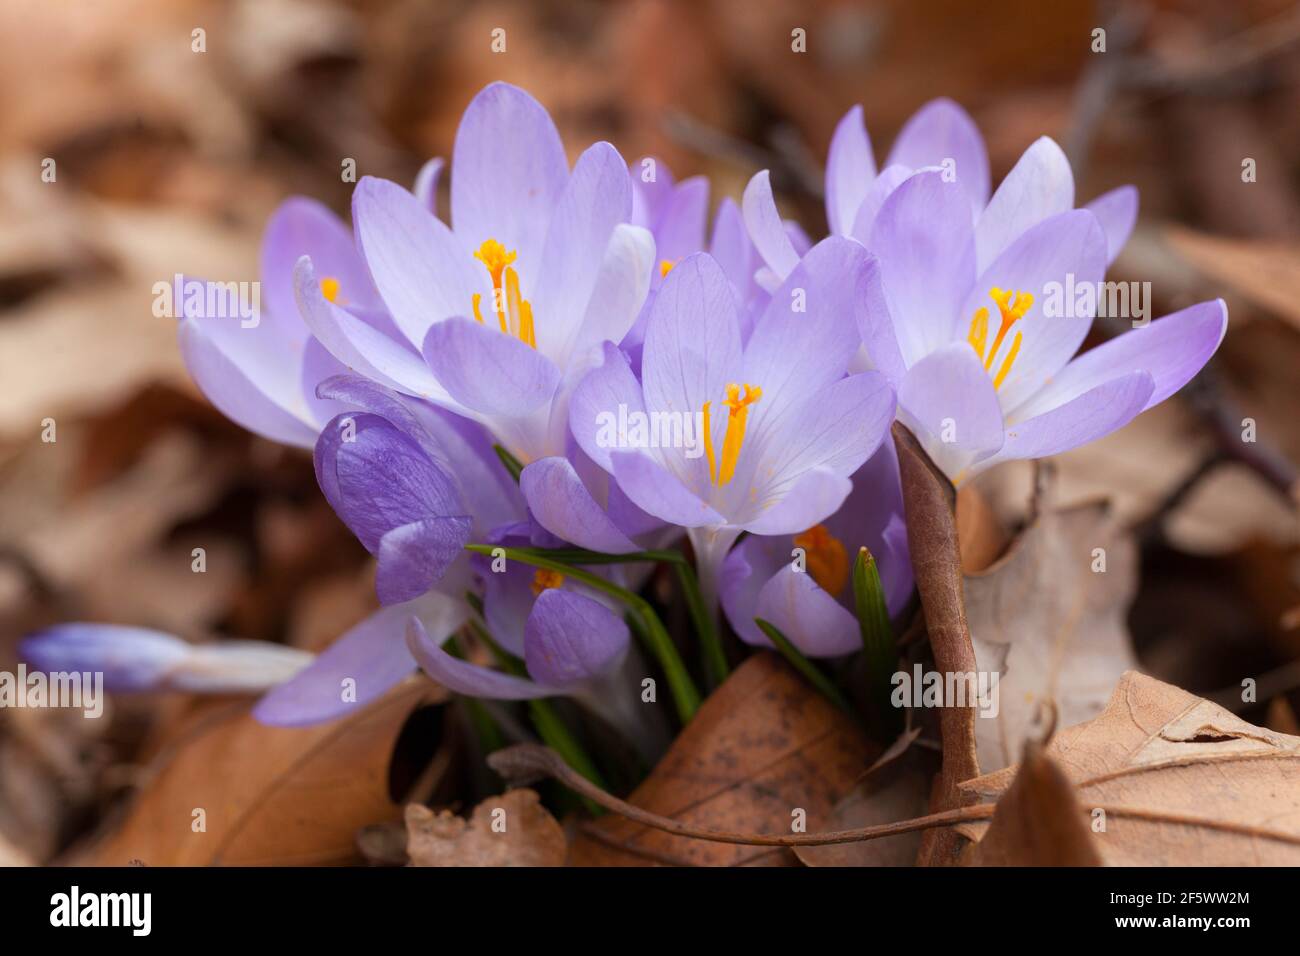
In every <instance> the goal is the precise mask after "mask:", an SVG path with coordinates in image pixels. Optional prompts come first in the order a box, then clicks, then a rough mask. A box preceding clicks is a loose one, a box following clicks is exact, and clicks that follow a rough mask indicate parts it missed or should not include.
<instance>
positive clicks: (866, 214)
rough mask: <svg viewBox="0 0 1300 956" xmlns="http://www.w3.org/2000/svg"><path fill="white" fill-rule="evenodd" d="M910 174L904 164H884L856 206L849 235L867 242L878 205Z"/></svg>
mask: <svg viewBox="0 0 1300 956" xmlns="http://www.w3.org/2000/svg"><path fill="white" fill-rule="evenodd" d="M912 175H913V171H912V170H911V169H908V168H907V167H906V166H886V167H885V168H884V169H882V170H881V171H880V175H879V176H877V177H876V178H875V180H874V181H873V182H872V183H871V185H870V186H869V187H868V188H867V193H866V196H864V197H863V199H862V202H861V204H860V205H859V206H858V213H857V216H855V217H854V219H853V222H852V224H851V226H852V228H851V229H850V230H849V235H851V236H852V237H853V238H854V239H856V240H858V241H859V242H861V243H864V244H865V243H867V242H869V241H870V240H871V230H872V227H873V226H875V224H876V217H877V216H878V215H880V207H881V206H883V205H884V204H885V200H886V199H888V198H889V197H890V196H892V195H893V193H894V190H895V189H897V188H898V187H899V186H901V185H903V183H904V182H906V181H907V180H908V179H909V178H911V176H912Z"/></svg>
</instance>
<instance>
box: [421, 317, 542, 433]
mask: <svg viewBox="0 0 1300 956" xmlns="http://www.w3.org/2000/svg"><path fill="white" fill-rule="evenodd" d="M424 359H425V361H426V362H427V363H428V365H429V368H431V369H432V370H433V374H434V375H436V376H437V378H438V381H439V382H440V383H442V386H443V387H444V388H445V389H446V390H447V392H448V393H449V394H450V395H451V397H452V398H453V399H455V400H456V401H457V402H460V403H461V404H462V405H464V406H465V407H466V408H470V409H473V410H474V411H477V412H483V413H485V414H488V415H501V416H506V417H520V416H523V415H525V414H527V413H528V412H531V411H533V410H534V409H536V408H538V407H540V406H541V405H543V404H545V403H546V402H548V401H550V399H551V396H552V395H554V394H555V387H556V386H557V385H558V384H559V383H560V370H559V368H557V367H556V365H555V363H554V362H552V361H551V360H550V359H549V358H547V357H546V356H545V355H543V354H542V353H541V352H539V351H538V350H537V349H535V348H532V347H530V346H528V345H526V344H525V343H524V342H522V341H521V340H519V339H517V338H515V336H513V335H506V334H503V333H502V332H501V331H499V330H498V329H494V328H491V327H489V326H488V325H486V324H484V323H482V322H475V321H473V320H472V319H466V318H460V317H457V318H452V319H446V320H444V321H442V322H439V323H437V324H436V325H434V326H433V328H431V329H429V335H428V337H427V338H426V339H425V340H424Z"/></svg>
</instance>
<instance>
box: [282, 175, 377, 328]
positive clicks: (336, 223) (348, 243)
mask: <svg viewBox="0 0 1300 956" xmlns="http://www.w3.org/2000/svg"><path fill="white" fill-rule="evenodd" d="M303 256H311V258H312V261H313V262H315V263H316V267H317V269H318V272H319V275H320V277H321V278H322V279H323V278H326V277H328V278H331V279H334V280H335V281H337V282H338V301H339V303H340V304H344V305H348V306H373V305H375V304H376V303H377V301H378V296H377V294H376V293H375V286H374V283H373V282H371V281H370V273H369V272H368V271H367V270H366V264H365V262H364V261H363V260H362V258H361V254H360V253H359V252H358V251H357V247H356V243H355V242H354V241H353V239H352V233H351V231H350V230H349V229H348V227H347V226H346V225H345V224H344V223H343V222H342V220H340V219H339V217H338V216H336V215H334V213H333V212H332V211H331V210H329V209H328V208H326V207H325V206H324V205H323V204H322V203H319V202H317V201H316V200H314V199H307V198H305V197H302V196H294V197H292V198H290V199H287V200H285V201H284V202H283V203H281V204H280V206H279V207H278V208H277V209H276V210H275V212H274V213H273V214H272V215H271V218H270V220H269V221H268V222H267V224H266V231H265V233H263V236H262V252H261V260H262V296H263V298H264V299H265V301H266V310H265V315H264V321H268V320H269V321H271V322H274V323H275V324H276V325H277V326H280V327H282V330H283V331H284V332H285V334H286V338H287V339H289V340H292V341H301V340H303V339H305V338H306V337H307V328H306V326H304V325H303V323H302V319H301V318H299V316H298V307H297V304H296V301H295V299H294V275H293V270H294V266H295V265H297V263H298V260H299V259H301V258H302V257H303Z"/></svg>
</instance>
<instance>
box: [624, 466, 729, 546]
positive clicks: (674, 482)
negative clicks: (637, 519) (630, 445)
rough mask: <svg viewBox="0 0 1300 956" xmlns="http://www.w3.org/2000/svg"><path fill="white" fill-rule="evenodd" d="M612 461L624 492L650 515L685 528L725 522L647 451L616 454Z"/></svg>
mask: <svg viewBox="0 0 1300 956" xmlns="http://www.w3.org/2000/svg"><path fill="white" fill-rule="evenodd" d="M610 461H611V463H612V464H613V466H614V478H615V480H617V481H618V484H619V487H620V488H622V489H623V493H624V494H625V495H627V496H628V498H629V499H630V500H631V501H632V503H633V504H635V505H636V506H637V507H638V508H640V509H641V510H642V511H644V512H646V513H647V514H651V515H654V516H655V517H656V518H658V519H660V520H661V521H666V522H668V523H669V524H675V525H678V526H679V527H682V528H703V527H708V526H712V525H721V524H725V523H726V519H725V518H724V517H723V516H722V515H720V514H718V512H716V511H715V510H713V508H712V507H711V506H710V505H709V504H708V503H707V502H705V501H704V500H703V499H702V498H700V497H699V496H698V495H696V494H695V493H694V492H693V491H691V490H690V489H688V488H687V487H686V486H685V485H684V484H682V483H681V481H679V480H678V479H677V478H676V477H675V476H673V475H672V474H671V473H670V472H668V471H667V470H666V469H665V468H664V467H663V465H661V464H659V463H658V462H657V461H655V460H654V459H652V458H651V457H650V456H649V455H647V454H645V453H644V452H639V451H635V452H629V451H615V452H613V453H612V454H611V455H610Z"/></svg>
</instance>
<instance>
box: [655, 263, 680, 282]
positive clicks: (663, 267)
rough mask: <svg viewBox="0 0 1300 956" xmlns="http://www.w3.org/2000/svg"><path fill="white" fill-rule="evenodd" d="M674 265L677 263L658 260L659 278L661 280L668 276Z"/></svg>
mask: <svg viewBox="0 0 1300 956" xmlns="http://www.w3.org/2000/svg"><path fill="white" fill-rule="evenodd" d="M675 265H677V263H675V262H673V260H672V259H660V260H659V278H661V279H662V278H663V277H664V276H666V275H668V273H670V272H672V271H673V266H675Z"/></svg>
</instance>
